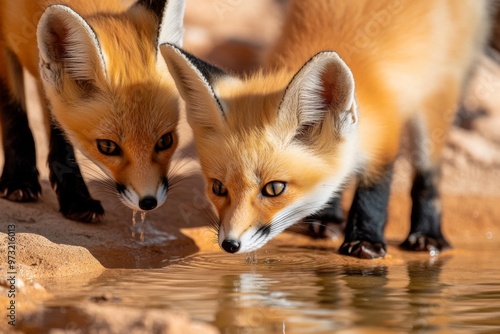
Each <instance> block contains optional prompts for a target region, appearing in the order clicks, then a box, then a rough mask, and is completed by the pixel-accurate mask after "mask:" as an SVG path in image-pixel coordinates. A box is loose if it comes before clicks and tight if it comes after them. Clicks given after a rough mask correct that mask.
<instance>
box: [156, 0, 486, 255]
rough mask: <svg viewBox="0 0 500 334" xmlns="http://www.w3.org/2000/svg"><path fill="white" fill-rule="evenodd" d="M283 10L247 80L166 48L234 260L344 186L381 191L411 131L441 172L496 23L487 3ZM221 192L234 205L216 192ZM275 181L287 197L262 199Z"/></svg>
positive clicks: (423, 163)
mask: <svg viewBox="0 0 500 334" xmlns="http://www.w3.org/2000/svg"><path fill="white" fill-rule="evenodd" d="M289 6H290V7H289V11H288V16H287V18H286V20H285V23H284V26H283V30H282V35H281V37H280V38H278V40H277V42H276V43H275V45H274V46H272V47H271V48H270V51H269V53H268V55H267V56H266V58H265V62H264V66H263V68H262V69H261V70H259V71H257V72H256V73H253V74H250V75H248V76H246V77H244V78H235V77H232V76H230V75H224V74H215V75H214V76H213V77H210V75H208V76H207V75H201V74H200V73H201V72H200V70H198V72H197V71H196V70H195V68H197V67H198V66H199V65H198V64H197V63H195V62H192V61H191V60H190V58H189V57H186V56H183V54H182V52H181V51H180V50H176V49H175V48H172V47H168V46H166V47H164V48H163V49H162V52H163V56H164V58H165V60H166V61H167V65H168V66H169V70H170V72H171V73H172V75H173V77H174V79H175V80H176V83H177V86H178V88H179V92H180V94H181V96H182V98H183V99H184V100H186V103H187V112H188V121H189V123H190V124H191V126H192V127H193V130H194V135H195V137H194V138H195V141H196V147H197V150H198V152H199V156H200V161H201V166H202V169H203V171H204V174H205V176H206V180H207V194H208V196H209V198H210V199H211V201H212V202H213V203H214V205H215V207H216V209H217V211H218V213H219V217H220V220H221V226H220V229H219V243H220V244H221V246H222V247H223V248H224V249H226V250H227V251H230V252H234V250H235V249H234V248H233V249H231V247H232V245H231V243H228V240H229V241H231V242H234V241H236V242H239V243H241V248H238V250H236V251H241V252H246V251H251V250H254V249H257V248H259V247H260V246H262V245H263V244H264V243H265V242H267V241H268V240H270V239H271V238H272V237H273V236H274V235H276V234H277V233H279V232H280V231H282V230H283V229H284V228H286V227H287V226H290V225H291V224H293V223H295V222H297V221H299V220H300V219H303V218H305V217H306V216H308V215H310V214H312V213H314V212H317V211H318V210H320V209H321V208H322V207H324V206H325V205H326V204H327V202H328V200H329V197H330V196H331V195H332V193H333V192H338V191H340V190H341V186H342V184H343V183H345V182H346V181H347V180H348V179H349V177H350V176H354V175H356V176H358V177H359V179H360V180H361V182H362V184H363V185H368V186H370V185H374V184H377V183H378V182H381V181H380V180H381V177H383V176H384V175H385V174H386V172H387V168H388V167H389V166H390V165H391V164H392V163H393V161H394V159H395V157H396V154H397V152H398V149H399V142H400V137H401V134H402V132H403V129H404V127H405V126H406V124H407V123H409V122H410V123H412V125H413V128H412V129H413V135H414V137H413V138H412V140H413V141H414V143H415V145H414V149H415V151H416V154H417V155H419V157H418V158H419V159H416V160H419V161H418V162H417V161H416V162H414V163H415V165H416V166H417V168H418V169H419V171H420V172H427V171H429V170H430V169H432V168H433V167H435V166H436V165H437V162H438V158H437V157H438V156H439V151H440V150H441V147H442V146H443V143H444V139H445V138H446V131H447V128H448V126H449V123H450V120H451V118H452V115H453V113H452V112H450V111H451V110H454V108H455V106H456V103H457V101H458V99H459V97H460V93H461V91H462V88H463V85H464V82H465V81H466V77H467V74H468V72H469V71H470V69H471V67H472V64H473V61H474V59H475V56H476V54H477V53H478V52H479V51H480V50H481V48H482V45H483V44H484V42H485V40H486V38H487V34H486V32H487V30H488V24H489V20H488V15H487V14H488V2H487V1H477V0H463V1H460V2H457V1H455V0H422V1H413V0H380V1H373V0H356V1H352V0H336V1H334V0H314V1H302V0H294V1H292V2H291V4H290V5H289ZM325 50H326V51H328V50H331V51H335V52H337V53H338V55H340V57H341V58H342V60H340V59H339V58H338V56H336V55H335V54H333V53H332V52H324V51H325ZM304 64H305V65H304ZM346 65H347V66H346ZM202 67H203V66H202ZM351 73H352V74H351ZM352 78H353V80H352ZM315 85H317V86H321V87H317V86H315ZM315 87H316V88H315ZM207 93H208V94H207ZM351 94H352V95H351ZM351 97H352V99H351ZM214 102H217V103H214ZM358 112H359V122H358V121H357V120H358ZM358 123H359V124H358ZM438 133H439V134H440V136H439V138H433V137H432V136H434V135H436V134H438ZM429 141H430V143H429ZM430 151H432V153H430ZM215 180H218V181H220V182H222V184H223V185H224V186H225V189H227V194H226V195H220V194H217V193H214V192H213V191H212V184H213V183H214V181H215ZM273 181H283V182H285V183H286V184H287V188H286V191H285V192H283V194H281V195H280V196H277V197H266V196H264V195H263V193H262V191H263V189H264V187H265V185H266V184H268V183H269V182H273ZM382 223H383V222H382ZM266 225H268V226H269V227H270V231H271V232H270V233H269V234H268V235H267V236H266V235H265V233H262V226H266Z"/></svg>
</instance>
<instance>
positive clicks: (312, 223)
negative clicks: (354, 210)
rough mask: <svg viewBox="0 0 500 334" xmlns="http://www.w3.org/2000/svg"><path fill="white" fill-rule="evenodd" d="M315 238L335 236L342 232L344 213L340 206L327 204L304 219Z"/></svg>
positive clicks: (310, 233) (340, 234)
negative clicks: (327, 205)
mask: <svg viewBox="0 0 500 334" xmlns="http://www.w3.org/2000/svg"><path fill="white" fill-rule="evenodd" d="M304 221H305V222H306V223H308V226H309V235H310V236H311V237H313V238H315V239H325V238H337V237H340V236H342V235H343V234H344V229H345V224H344V215H343V213H342V210H341V209H340V207H337V206H329V207H326V208H325V209H323V210H322V211H320V212H318V213H316V214H314V215H311V216H309V217H307V218H306V219H305V220H304Z"/></svg>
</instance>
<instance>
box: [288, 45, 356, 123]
mask: <svg viewBox="0 0 500 334" xmlns="http://www.w3.org/2000/svg"><path fill="white" fill-rule="evenodd" d="M356 112H357V110H356V106H355V99H354V77H353V75H352V72H351V70H350V69H349V68H348V67H347V65H346V64H345V63H344V61H343V60H342V59H341V58H340V57H339V56H338V54H337V53H335V52H320V53H318V54H317V55H316V56H314V57H313V58H311V60H309V61H308V62H307V63H306V64H305V65H304V66H303V67H302V68H301V69H300V70H299V71H298V72H297V74H296V75H295V76H294V77H293V79H292V80H291V82H290V84H289V85H288V87H287V89H286V92H285V96H284V97H283V101H282V104H281V106H280V110H279V115H280V118H282V117H285V118H286V119H287V120H288V121H291V119H292V118H295V119H296V122H298V124H297V125H298V126H304V125H313V124H317V123H319V122H321V121H322V120H323V119H325V116H326V114H327V113H335V114H336V117H334V118H335V119H337V120H338V121H339V127H340V128H345V127H346V126H348V125H349V124H353V125H355V124H356V123H357V115H356ZM346 130H347V129H346Z"/></svg>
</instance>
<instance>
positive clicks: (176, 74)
mask: <svg viewBox="0 0 500 334" xmlns="http://www.w3.org/2000/svg"><path fill="white" fill-rule="evenodd" d="M160 51H161V53H162V55H163V58H164V59H165V62H166V63H167V66H168V70H169V72H170V75H172V77H173V78H174V80H175V84H176V86H177V89H178V90H179V93H180V95H181V97H182V99H183V100H184V101H185V102H186V111H187V118H188V122H189V124H190V125H191V127H192V128H193V129H196V128H200V129H205V130H211V129H217V128H220V126H222V124H223V123H224V122H225V120H226V115H225V112H224V108H223V106H222V104H221V103H220V101H219V99H218V98H217V96H216V95H215V91H214V89H213V87H212V84H213V83H214V82H216V81H217V79H219V78H220V77H222V76H224V75H226V74H225V73H224V72H223V71H222V70H221V69H219V68H217V67H215V66H213V65H211V64H208V63H206V62H204V61H203V60H201V59H199V58H196V57H195V56H193V55H191V54H189V53H187V52H185V51H183V50H181V49H179V48H178V47H177V46H175V45H173V44H163V45H161V46H160Z"/></svg>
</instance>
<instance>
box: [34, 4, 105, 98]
mask: <svg viewBox="0 0 500 334" xmlns="http://www.w3.org/2000/svg"><path fill="white" fill-rule="evenodd" d="M37 42H38V49H39V51H40V52H39V53H40V74H41V77H42V79H43V80H44V81H45V82H46V83H47V84H50V85H52V86H53V87H54V88H55V89H56V90H58V91H59V90H61V89H62V82H63V76H64V75H65V74H67V75H69V77H70V78H71V79H72V80H73V82H75V83H76V84H78V85H85V86H88V85H89V84H92V83H94V82H95V80H96V78H105V77H106V60H105V56H104V54H103V52H102V49H101V46H100V45H99V41H98V39H97V36H96V34H95V32H94V31H93V30H92V28H91V27H90V26H89V25H88V24H87V22H86V21H85V20H84V19H83V18H82V17H81V16H80V15H78V14H77V13H76V12H75V11H73V10H72V9H71V8H69V7H67V6H63V5H52V6H50V7H48V8H47V9H46V10H45V12H44V13H43V14H42V16H41V18H40V21H39V23H38V27H37Z"/></svg>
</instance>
